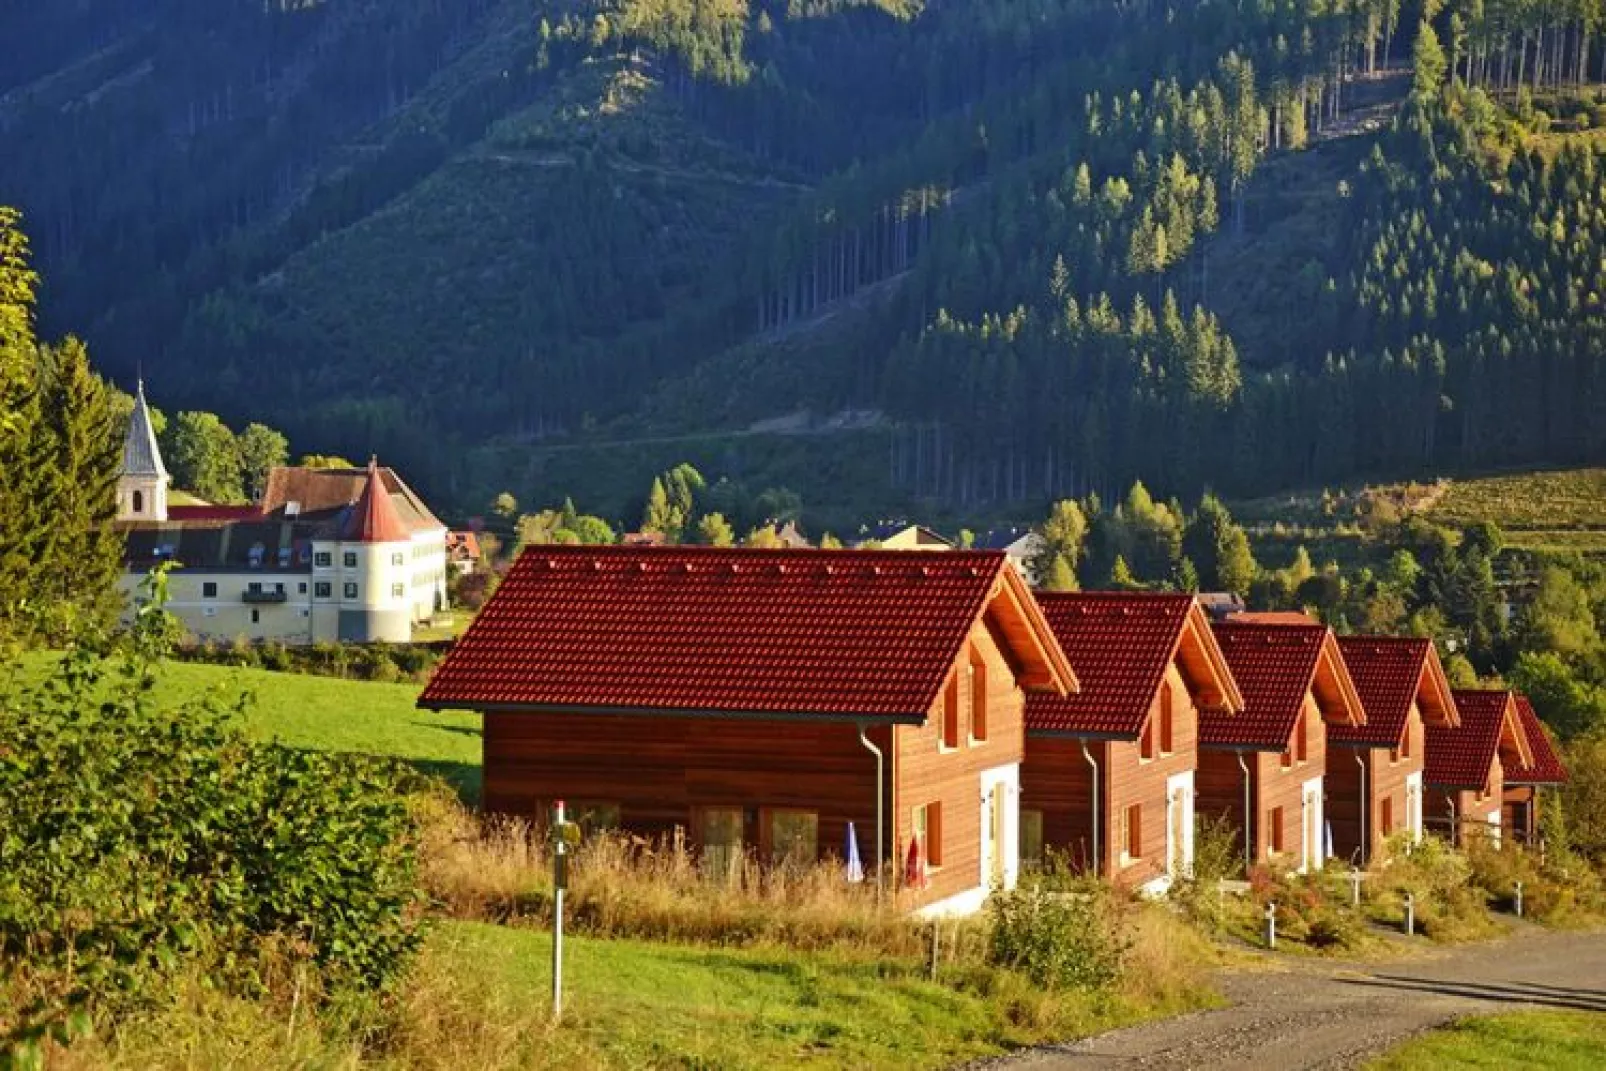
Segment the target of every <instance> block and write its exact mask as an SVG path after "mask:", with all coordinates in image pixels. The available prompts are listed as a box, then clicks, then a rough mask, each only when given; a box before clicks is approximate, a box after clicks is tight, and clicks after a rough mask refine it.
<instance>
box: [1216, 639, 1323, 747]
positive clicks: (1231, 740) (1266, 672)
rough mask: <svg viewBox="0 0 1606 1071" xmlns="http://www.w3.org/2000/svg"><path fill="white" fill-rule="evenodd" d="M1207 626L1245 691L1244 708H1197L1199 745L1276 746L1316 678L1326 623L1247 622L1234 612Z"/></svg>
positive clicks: (1282, 741)
mask: <svg viewBox="0 0 1606 1071" xmlns="http://www.w3.org/2000/svg"><path fill="white" fill-rule="evenodd" d="M1211 630H1212V631H1213V632H1214V633H1215V636H1216V642H1217V643H1218V644H1220V645H1221V653H1222V654H1224V655H1226V656H1227V665H1228V666H1229V667H1231V669H1232V676H1233V679H1234V680H1236V681H1237V682H1238V687H1239V689H1240V690H1241V691H1242V692H1243V694H1244V710H1243V713H1242V714H1233V715H1220V714H1212V713H1211V712H1209V711H1200V713H1199V744H1200V746H1201V747H1244V748H1254V749H1256V750H1266V751H1281V750H1282V749H1283V748H1285V747H1287V746H1288V738H1289V736H1290V735H1291V734H1292V733H1293V731H1294V722H1295V721H1297V720H1298V719H1299V712H1300V710H1301V709H1303V707H1304V704H1305V696H1306V695H1307V694H1308V693H1309V692H1310V690H1311V688H1312V687H1313V686H1314V684H1315V682H1316V667H1317V664H1318V663H1319V662H1320V660H1321V656H1322V646H1323V644H1324V643H1325V642H1326V640H1327V635H1328V633H1327V626H1326V625H1320V624H1304V623H1293V622H1280V623H1268V622H1248V621H1244V620H1243V619H1242V618H1241V617H1238V616H1236V615H1235V616H1234V617H1232V618H1231V619H1230V620H1228V621H1218V622H1216V623H1215V624H1214V625H1212V626H1211Z"/></svg>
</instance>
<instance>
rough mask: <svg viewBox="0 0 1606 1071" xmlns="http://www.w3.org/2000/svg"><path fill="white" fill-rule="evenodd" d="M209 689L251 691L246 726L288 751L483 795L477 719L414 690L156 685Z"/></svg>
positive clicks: (327, 684)
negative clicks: (438, 707)
mask: <svg viewBox="0 0 1606 1071" xmlns="http://www.w3.org/2000/svg"><path fill="white" fill-rule="evenodd" d="M52 664H53V656H50V655H43V654H37V655H28V656H25V657H24V658H23V660H22V663H21V666H20V671H21V672H22V673H23V674H24V675H25V676H29V677H33V676H43V675H44V673H45V672H46V670H47V667H49V666H50V665H52ZM210 689H223V690H224V692H225V694H238V693H240V692H249V693H250V694H251V695H252V696H253V697H254V701H253V702H252V703H251V704H250V706H249V707H248V708H247V710H246V714H245V726H246V728H247V730H248V731H249V732H250V733H251V734H252V735H254V736H256V737H258V738H260V739H263V740H278V741H279V742H280V743H282V744H284V745H286V746H287V747H294V748H306V749H309V750H316V751H331V752H339V753H348V754H360V755H378V756H383V757H388V758H398V759H404V760H406V761H408V762H410V763H412V764H413V765H415V766H417V767H418V768H419V769H420V770H423V771H424V772H426V773H432V774H436V775H439V776H440V777H442V778H444V779H445V780H446V781H447V782H448V783H449V784H451V785H452V787H453V788H455V789H457V791H458V792H459V793H460V794H461V795H462V796H463V797H464V798H465V799H466V800H469V801H471V802H472V801H477V800H478V799H479V794H480V763H481V756H480V717H479V715H477V714H459V713H435V712H432V711H427V710H419V709H417V707H415V706H414V703H415V702H416V701H417V699H418V692H419V688H418V685H416V684H375V683H372V682H369V681H351V680H340V679H337V678H332V677H315V676H310V675H305V674H299V673H275V672H270V671H268V670H260V669H237V668H233V667H229V666H211V665H202V664H194V663H187V662H170V663H168V664H167V665H166V666H164V667H163V669H162V673H161V678H160V680H159V682H158V684H157V695H158V698H159V699H160V700H161V701H162V702H164V703H167V702H180V701H183V700H187V699H193V698H195V697H197V696H199V695H201V694H203V693H205V692H206V691H208V690H210Z"/></svg>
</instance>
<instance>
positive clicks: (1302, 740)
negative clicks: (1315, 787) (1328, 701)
mask: <svg viewBox="0 0 1606 1071" xmlns="http://www.w3.org/2000/svg"><path fill="white" fill-rule="evenodd" d="M1309 730H1310V726H1309V719H1308V718H1307V717H1306V715H1305V711H1303V710H1302V711H1300V712H1299V719H1298V720H1297V721H1295V722H1294V758H1295V759H1297V760H1298V761H1299V762H1300V764H1301V765H1303V764H1304V763H1305V761H1306V760H1307V759H1308V758H1309V757H1310V745H1309V742H1308V739H1307V738H1308V737H1309V736H1310V731H1309Z"/></svg>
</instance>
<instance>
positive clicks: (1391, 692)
mask: <svg viewBox="0 0 1606 1071" xmlns="http://www.w3.org/2000/svg"><path fill="white" fill-rule="evenodd" d="M1338 647H1339V651H1340V652H1341V653H1342V655H1343V659H1344V662H1345V664H1346V666H1347V667H1348V669H1349V674H1350V677H1351V679H1352V680H1353V682H1354V685H1355V691H1356V693H1357V695H1359V697H1360V700H1361V706H1362V708H1363V709H1364V710H1365V712H1366V720H1365V721H1364V722H1363V723H1362V724H1359V725H1335V726H1333V727H1332V730H1331V731H1332V737H1331V739H1332V741H1333V742H1334V743H1336V744H1343V745H1347V746H1350V747H1374V748H1396V747H1400V746H1401V744H1402V742H1403V741H1404V739H1405V734H1406V732H1407V731H1408V728H1409V724H1410V715H1411V707H1412V704H1413V703H1414V704H1415V705H1416V707H1417V709H1418V711H1419V712H1420V713H1421V716H1422V721H1423V723H1424V724H1425V725H1428V726H1436V727H1439V728H1444V729H1449V728H1454V727H1455V726H1457V725H1459V724H1460V722H1461V719H1460V715H1459V714H1458V713H1457V711H1456V704H1455V697H1454V696H1453V695H1452V693H1451V691H1450V682H1449V679H1448V678H1447V677H1445V675H1444V666H1443V664H1442V663H1440V661H1439V655H1438V652H1437V651H1435V650H1434V648H1433V641H1432V640H1429V639H1426V638H1423V637H1417V636H1342V637H1340V638H1339V640H1338Z"/></svg>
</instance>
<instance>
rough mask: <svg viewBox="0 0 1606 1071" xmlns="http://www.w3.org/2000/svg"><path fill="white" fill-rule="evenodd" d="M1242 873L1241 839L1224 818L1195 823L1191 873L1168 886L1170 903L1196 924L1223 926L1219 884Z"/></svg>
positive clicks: (1235, 827) (1199, 817)
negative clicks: (1184, 912)
mask: <svg viewBox="0 0 1606 1071" xmlns="http://www.w3.org/2000/svg"><path fill="white" fill-rule="evenodd" d="M1242 873H1243V839H1242V837H1241V836H1240V835H1239V832H1238V828H1237V826H1236V825H1235V824H1234V823H1233V821H1232V819H1231V818H1230V817H1228V816H1227V815H1225V814H1221V815H1216V816H1215V817H1214V818H1209V817H1206V816H1204V815H1199V816H1198V817H1197V818H1195V820H1194V833H1193V871H1192V873H1190V874H1189V875H1188V876H1187V877H1186V878H1184V879H1183V880H1180V881H1177V882H1175V883H1173V884H1172V886H1171V893H1170V895H1171V899H1172V900H1173V901H1174V902H1176V903H1177V904H1179V905H1181V907H1182V909H1183V910H1184V911H1186V912H1187V913H1188V916H1189V917H1190V918H1191V919H1193V920H1194V921H1195V922H1198V923H1202V924H1203V925H1205V926H1207V927H1209V928H1212V929H1216V928H1219V927H1220V926H1221V924H1222V898H1221V883H1222V882H1223V881H1227V880H1229V879H1231V878H1235V877H1238V876H1239V875H1241V874H1242Z"/></svg>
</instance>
